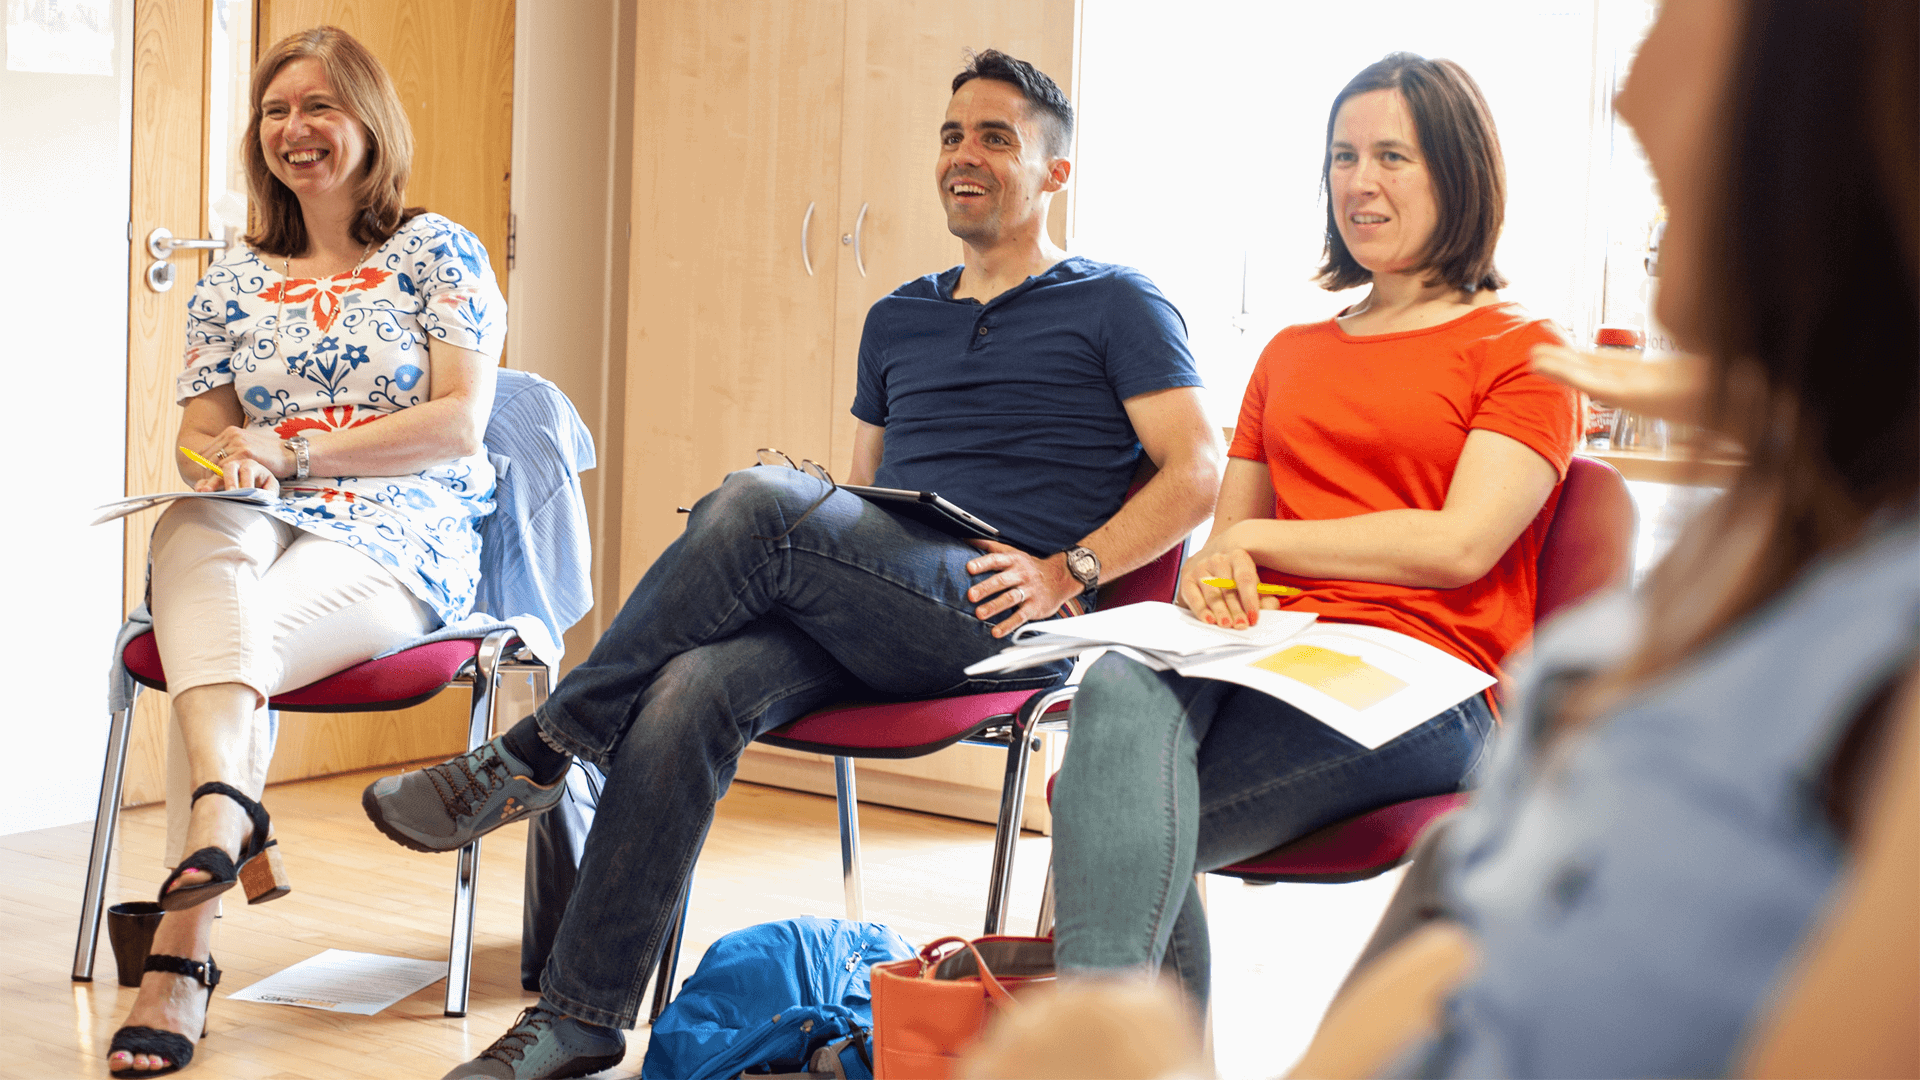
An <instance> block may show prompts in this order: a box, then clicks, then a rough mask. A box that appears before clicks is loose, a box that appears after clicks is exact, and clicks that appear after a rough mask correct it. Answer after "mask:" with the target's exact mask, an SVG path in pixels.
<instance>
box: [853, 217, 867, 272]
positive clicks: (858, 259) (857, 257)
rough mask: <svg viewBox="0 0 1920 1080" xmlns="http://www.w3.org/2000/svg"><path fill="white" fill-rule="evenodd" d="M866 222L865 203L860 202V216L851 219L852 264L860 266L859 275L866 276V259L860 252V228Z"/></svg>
mask: <svg viewBox="0 0 1920 1080" xmlns="http://www.w3.org/2000/svg"><path fill="white" fill-rule="evenodd" d="M866 224H867V204H866V203H861V204H860V216H859V217H857V218H854V219H853V265H855V266H857V267H859V268H860V276H861V277H866V276H867V260H866V258H865V257H863V256H862V255H861V253H860V230H861V229H862V228H864V227H865V226H866Z"/></svg>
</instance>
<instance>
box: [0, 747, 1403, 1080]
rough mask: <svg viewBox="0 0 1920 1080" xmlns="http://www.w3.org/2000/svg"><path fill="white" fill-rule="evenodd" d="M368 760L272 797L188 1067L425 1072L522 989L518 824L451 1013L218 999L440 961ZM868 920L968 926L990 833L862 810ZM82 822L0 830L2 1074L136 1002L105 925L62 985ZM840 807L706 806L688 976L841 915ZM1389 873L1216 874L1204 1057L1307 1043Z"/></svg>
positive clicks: (1031, 892) (222, 933) (158, 816)
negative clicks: (272, 846)
mask: <svg viewBox="0 0 1920 1080" xmlns="http://www.w3.org/2000/svg"><path fill="white" fill-rule="evenodd" d="M376 775H378V774H377V773H361V774H354V775H348V776H341V777H332V778H327V779H322V780H310V781H302V782H298V783H291V784H282V785H276V786H274V787H272V788H270V789H269V790H268V797H267V799H266V803H267V806H268V808H269V809H270V810H271V811H272V812H273V814H274V825H275V830H276V833H277V835H278V836H279V837H280V841H281V845H282V848H283V850H284V851H285V852H286V862H287V868H288V872H289V874H290V875H291V877H292V879H293V885H294V892H293V893H292V895H290V896H287V897H286V898H284V899H281V900H277V901H275V902H273V903H271V904H264V905H261V906H259V907H248V906H246V905H244V904H232V905H229V914H228V916H227V917H226V918H225V919H223V920H222V924H221V928H220V929H219V930H218V931H217V933H216V937H215V942H214V954H215V955H216V956H217V957H218V958H219V960H220V966H221V968H222V969H223V970H224V972H225V980H224V981H223V982H222V984H221V988H220V991H219V992H217V993H216V995H215V999H214V1003H213V1010H212V1016H211V1030H210V1033H209V1036H208V1038H207V1039H206V1040H205V1041H203V1042H201V1043H200V1048H199V1051H198V1053H197V1056H196V1057H195V1059H194V1063H193V1065H192V1066H191V1069H190V1071H189V1072H188V1073H187V1074H186V1075H189V1076H194V1077H200V1078H206V1080H217V1078H228V1077H235V1078H239V1077H245V1078H255V1077H316V1078H320V1077H326V1078H336V1077H428V1078H431V1077H437V1076H440V1075H441V1074H442V1073H444V1072H445V1071H446V1070H448V1069H449V1068H451V1067H452V1066H453V1065H454V1064H456V1063H458V1062H460V1061H463V1060H466V1059H468V1058H470V1057H472V1056H473V1055H475V1054H477V1053H478V1052H479V1051H480V1050H481V1049H483V1048H485V1047H486V1046H487V1045H488V1044H489V1043H491V1042H492V1041H493V1040H494V1039H495V1038H497V1037H498V1036H499V1035H500V1034H501V1033H502V1032H503V1031H505V1030H506V1028H507V1026H508V1025H509V1024H511V1023H512V1022H513V1019H514V1017H515V1016H516V1015H517V1014H518V1013H519V1011H520V1010H521V1009H522V1008H524V1007H525V1006H527V1005H529V1004H531V1003H532V1002H533V1001H534V999H535V995H533V994H530V993H526V992H524V991H522V990H521V989H520V982H519V971H520V953H519V948H520V946H519V942H520V908H521V903H520V897H521V889H522V880H521V874H522V869H523V852H524V848H525V840H524V836H525V831H526V826H525V825H524V824H521V825H515V826H510V827H508V828H506V829H503V830H501V831H500V832H498V833H495V834H493V836H491V837H489V838H488V839H487V841H486V842H485V843H484V845H483V847H484V850H483V853H482V858H481V868H480V894H479V895H480V901H479V916H478V920H477V926H476V931H475V935H474V940H475V948H474V987H473V997H472V1004H471V1006H470V1011H469V1013H468V1015H467V1016H466V1017H465V1018H461V1019H454V1018H449V1017H447V1016H444V1015H443V1014H442V1001H443V996H444V993H445V988H444V984H440V983H436V984H434V985H433V986H430V987H428V988H427V989H425V990H422V991H421V992H419V993H417V994H415V995H413V996H412V997H410V998H408V999H406V1000H405V1001H402V1002H400V1003H399V1004H398V1005H395V1006H393V1007H391V1008H389V1009H387V1010H386V1011H384V1012H382V1013H380V1014H379V1015H376V1016H371V1017H362V1016H345V1015H335V1014H332V1013H325V1012H318V1011H314V1010H309V1009H300V1008H290V1007H285V1006H274V1005H263V1004H253V1003H246V1002H234V1001H228V1000H225V995H226V994H228V993H230V992H233V991H236V990H239V989H241V988H244V987H246V986H248V985H250V984H251V983H253V982H255V981H257V980H259V979H261V978H263V977H265V976H267V975H269V974H272V973H273V972H275V971H278V970H280V969H282V968H284V967H286V966H288V965H290V964H293V963H295V962H297V961H300V960H303V959H305V958H307V957H309V956H312V955H314V954H316V953H319V952H321V951H323V950H325V949H328V948H337V949H347V950H354V951H361V952H375V953H384V954H388V955H396V956H409V957H417V958H420V959H433V960H443V959H444V958H445V956H446V948H447V930H448V918H449V912H450V904H451V895H452V876H453V856H451V855H445V856H434V855H422V854H418V853H416V852H411V851H407V850H405V849H403V848H400V847H398V846H397V845H395V844H393V843H391V842H390V841H388V840H387V839H385V838H384V837H382V836H381V835H379V834H378V833H377V832H375V831H374V829H373V827H372V826H371V825H370V824H369V823H368V822H367V820H366V816H365V815H364V813H363V812H362V811H361V809H360V801H359V795H360V791H361V789H362V788H363V787H364V786H365V785H366V784H367V783H368V782H370V780H371V779H372V778H373V777H374V776H376ZM163 818H164V815H163V813H162V811H161V810H160V808H158V807H148V808H142V809H138V810H132V811H128V812H127V813H126V814H124V815H123V816H122V819H121V821H122V826H121V836H120V851H119V852H117V853H116V856H115V859H114V864H113V869H114V874H113V880H112V882H111V885H110V888H109V890H108V898H109V902H118V901H121V900H145V899H150V898H151V897H152V896H153V893H154V891H155V889H157V888H158V886H159V882H160V879H161V877H162V876H163V875H162V873H161V867H160V852H161V846H162V843H163V839H164V833H165V823H164V820H163ZM861 823H862V841H863V844H864V856H865V858H864V860H863V861H864V864H865V867H866V897H867V917H868V918H870V919H874V920H876V921H882V922H886V923H889V924H891V925H892V926H893V927H895V928H896V929H897V930H899V931H900V933H901V934H903V935H904V936H905V937H906V938H907V940H909V941H912V942H916V943H922V942H926V941H929V940H932V939H933V938H936V937H940V936H943V935H946V934H950V933H965V934H969V935H972V934H977V933H979V932H980V927H981V919H982V918H983V913H984V906H985V883H986V880H987V872H988V866H989V864H990V861H991V850H990V847H991V841H992V829H991V828H990V827H988V826H984V825H978V824H973V823H968V822H961V821H955V820H952V819H948V818H939V817H933V816H930V815H925V814H916V813H911V812H907V811H901V810H892V809H888V808H885V807H876V806H865V807H862V812H861ZM90 834H91V826H90V825H87V824H80V825H69V826H62V827H60V828H54V829H44V830H40V831H37V832H29V833H19V834H16V835H13V836H4V837H0V880H4V881H6V882H7V883H8V887H7V888H5V889H4V890H0V942H4V947H5V949H6V951H7V953H8V954H9V955H8V957H7V959H8V962H7V963H6V964H5V965H4V969H3V970H0V1016H4V1017H5V1018H6V1025H5V1026H6V1031H5V1033H4V1034H3V1035H0V1077H95V1076H104V1075H105V1053H106V1045H107V1040H108V1039H109V1038H110V1037H111V1035H112V1032H113V1030H114V1029H115V1028H116V1027H117V1026H118V1025H119V1024H120V1022H121V1019H122V1018H123V1017H124V1016H125V1014H126V1011H127V1008H128V1007H129V1005H130V1004H131V1003H132V1001H133V996H134V991H133V990H132V989H126V988H122V987H121V986H120V985H119V984H118V983H117V982H116V981H115V978H114V975H115V968H114V962H113V955H112V950H111V949H110V948H109V947H108V945H107V942H106V935H105V933H104V931H103V932H102V934H101V942H100V946H99V953H98V962H97V967H96V978H95V981H94V982H92V983H74V982H72V981H70V979H69V972H70V971H71V966H72V959H73V936H74V930H75V920H76V915H77V912H78V909H79V897H80V888H81V883H82V877H83V875H84V873H85V862H86V857H87V848H88V841H89V837H90ZM835 836H836V834H835V827H834V806H833V800H832V799H829V798H822V797H819V796H814V795H805V794H800V793H796V792H789V791H782V790H778V789H773V788H762V787H754V786H751V785H747V784H736V785H735V786H734V788H733V790H732V791H731V792H730V793H729V794H728V796H727V798H726V799H725V800H724V801H723V802H722V803H721V805H720V808H719V813H718V816H717V818H716V820H715V823H714V825H713V828H712V831H711V833H710V834H709V837H708V841H707V847H706V850H705V852H704V854H703V856H702V859H701V862H700V865H699V869H698V871H697V872H696V880H695V885H694V900H693V907H692V913H691V915H690V917H689V920H688V933H687V938H688V940H687V953H686V958H685V959H684V960H683V962H682V964H681V967H680V976H681V977H682V978H684V977H685V976H686V975H687V974H688V973H689V972H691V971H692V969H693V965H694V964H695V963H697V961H698V959H699V957H700V955H701V954H702V952H704V950H705V949H706V947H707V945H708V944H710V943H711V942H712V941H713V940H714V939H715V938H716V937H718V936H720V935H721V934H723V933H726V932H728V931H730V930H735V929H738V928H740V927H743V926H748V925H751V924H753V923H757V922H763V921H766V920H770V919H779V918H788V917H792V916H796V915H823V916H839V915H841V914H842V913H843V902H842V891H841V884H840V873H839V848H838V843H837V841H836V839H835ZM1047 845H1048V842H1047V840H1046V839H1045V838H1041V837H1035V836H1031V835H1029V836H1028V837H1026V838H1025V839H1023V841H1022V843H1021V849H1020V861H1019V863H1018V865H1017V867H1016V870H1017V873H1016V880H1015V892H1014V902H1013V906H1012V909H1011V910H1012V911H1013V913H1014V916H1013V924H1012V926H1011V927H1010V930H1011V932H1014V933H1031V932H1032V920H1033V917H1034V913H1035V911H1036V910H1037V908H1038V905H1039V893H1040V883H1041V878H1042V875H1043V873H1044V871H1045V866H1046V859H1047V850H1048V848H1047ZM1392 881H1393V878H1392V876H1391V875H1389V876H1388V877H1386V878H1379V879H1375V880H1374V881H1372V882H1366V883H1362V884H1359V885H1350V886H1339V887H1325V886H1273V887H1270V888H1265V889H1252V888H1246V887H1243V886H1240V885H1238V884H1237V883H1234V882H1228V881H1222V880H1220V879H1214V881H1213V884H1212V886H1211V887H1210V890H1209V908H1210V912H1211V918H1212V920H1213V932H1214V939H1215V941H1216V942H1220V943H1221V944H1220V946H1219V947H1217V948H1216V958H1215V1027H1216V1036H1215V1039H1216V1044H1215V1045H1216V1061H1217V1064H1218V1066H1219V1069H1220V1072H1221V1074H1222V1075H1226V1076H1258V1075H1273V1074H1275V1073H1278V1072H1280V1071H1283V1070H1284V1069H1285V1067H1286V1066H1287V1064H1288V1063H1289V1062H1290V1061H1292V1060H1293V1058H1294V1057H1295V1056H1296V1055H1297V1054H1298V1053H1299V1051H1300V1050H1301V1049H1303V1048H1304V1046H1305V1040H1306V1038H1307V1036H1308V1035H1309V1034H1310V1033H1311V1031H1312V1028H1313V1025H1314V1024H1315V1023H1316V1022H1317V1019H1318V1016H1319V1014H1320V1012H1321V1010H1322V1009H1324V1007H1325V1004H1326V1000H1327V998H1328V997H1329V996H1330V995H1331V993H1332V990H1333V988H1334V986H1335V985H1336V984H1337V982H1338V979H1339V978H1340V976H1341V974H1342V973H1343V972H1344V971H1345V969H1346V966H1347V964H1348V963H1350V962H1351V959H1352V957H1353V955H1354V954H1355V953H1356V952H1357V951H1358V949H1359V947H1360V944H1361V942H1362V941H1363V940H1364V939H1365V936H1366V933H1367V932H1368V930H1369V929H1370V928H1371V925H1372V923H1373V921H1374V919H1375V918H1377V916H1378V913H1379V911H1380V909H1381V907H1382V906H1383V905H1384V903H1385V900H1386V897H1387V895H1388V891H1389V890H1390V889H1391V886H1392ZM645 1053H646V1030H645V1028H644V1027H643V1028H641V1029H640V1030H638V1031H635V1032H631V1033H630V1034H629V1039H628V1053H627V1058H626V1061H625V1062H624V1063H623V1064H622V1066H621V1067H620V1068H618V1069H614V1070H610V1071H609V1072H607V1073H605V1074H602V1075H605V1076H609V1077H631V1076H638V1075H639V1071H640V1062H641V1059H642V1057H644V1055H645Z"/></svg>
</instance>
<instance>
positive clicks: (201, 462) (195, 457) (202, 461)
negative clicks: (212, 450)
mask: <svg viewBox="0 0 1920 1080" xmlns="http://www.w3.org/2000/svg"><path fill="white" fill-rule="evenodd" d="M180 452H181V453H183V454H185V455H187V460H188V461H191V462H193V463H194V464H195V465H198V466H200V467H201V468H203V469H205V470H207V471H208V472H210V473H213V474H214V475H216V476H225V475H227V474H226V472H225V471H224V470H222V469H221V468H220V466H218V465H215V464H214V463H213V462H211V461H208V460H207V459H206V458H203V457H201V456H200V455H199V454H196V453H194V452H193V451H191V450H189V449H187V448H186V447H184V446H183V447H181V448H180Z"/></svg>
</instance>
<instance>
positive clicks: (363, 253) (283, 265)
mask: <svg viewBox="0 0 1920 1080" xmlns="http://www.w3.org/2000/svg"><path fill="white" fill-rule="evenodd" d="M372 251H373V241H371V240H369V241H367V246H366V247H363V248H361V249H360V261H359V262H356V263H354V264H353V265H352V266H351V267H349V268H348V269H346V270H344V271H342V272H341V273H347V274H351V273H353V272H354V271H355V270H358V269H360V267H361V265H362V264H363V263H365V262H366V261H367V256H368V255H369V254H370V253H372ZM331 276H332V277H339V276H340V274H333V275H331ZM315 280H318V279H315ZM291 281H293V256H292V255H291V254H289V255H284V256H282V257H281V259H280V302H279V304H277V305H276V306H275V307H274V309H273V355H274V358H275V359H280V360H284V359H285V357H282V356H281V355H280V318H281V316H282V315H283V314H285V313H286V310H287V285H288V283H290V282H291Z"/></svg>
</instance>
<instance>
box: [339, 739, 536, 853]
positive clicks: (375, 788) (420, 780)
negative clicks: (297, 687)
mask: <svg viewBox="0 0 1920 1080" xmlns="http://www.w3.org/2000/svg"><path fill="white" fill-rule="evenodd" d="M532 772H533V770H532V769H530V768H528V767H527V766H526V764H525V763H524V762H522V761H521V760H520V759H519V758H517V757H514V756H513V751H511V750H508V749H507V747H506V744H505V743H504V742H502V741H501V739H497V738H496V739H494V740H493V741H492V742H489V743H487V744H485V745H484V746H482V747H480V749H478V750H470V751H468V752H467V753H464V754H461V755H460V756H459V757H457V758H453V759H451V760H448V761H443V762H441V763H440V764H438V765H432V766H429V767H427V768H424V769H416V770H415V771H413V772H409V773H401V774H400V775H399V776H383V777H381V778H380V779H378V780H375V781H374V782H373V783H371V784H368V785H367V790H366V791H365V792H364V793H362V794H361V796H360V805H361V806H363V807H365V808H366V811H367V816H368V817H370V818H372V819H373V823H374V825H375V826H376V827H377V828H379V830H380V831H381V832H383V833H386V834H387V837H388V838H389V839H391V840H392V841H393V842H394V843H396V844H399V845H401V846H402V847H410V848H412V849H413V850H415V851H454V850H457V849H459V848H462V847H465V846H466V845H467V843H468V842H469V841H472V840H476V839H478V838H480V837H482V836H485V835H486V834H488V833H490V832H492V831H493V830H495V829H497V828H499V827H500V826H502V825H506V824H510V823H512V822H515V821H519V820H520V819H521V818H527V817H532V816H533V815H535V814H541V813H545V812H546V811H548V810H551V809H553V806H554V804H555V803H557V802H559V801H560V797H561V796H562V795H565V794H566V793H567V779H566V776H565V775H564V774H562V775H561V777H560V779H558V780H555V781H554V782H553V783H551V784H537V783H534V781H533V778H532V776H531V775H530V774H531V773H532Z"/></svg>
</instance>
